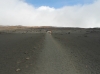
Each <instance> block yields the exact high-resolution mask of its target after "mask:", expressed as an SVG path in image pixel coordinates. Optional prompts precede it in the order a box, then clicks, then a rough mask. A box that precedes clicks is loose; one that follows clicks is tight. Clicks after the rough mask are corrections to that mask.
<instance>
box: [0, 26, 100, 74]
mask: <svg viewBox="0 0 100 74" xmlns="http://www.w3.org/2000/svg"><path fill="white" fill-rule="evenodd" d="M47 31H52V33H51V34H50V33H48V32H47ZM0 74H100V29H99V28H89V29H84V28H53V27H51V28H49V27H46V28H45V27H42V28H30V27H28V28H27V27H24V28H21V27H17V28H15V27H12V28H11V27H10V28H9V27H7V28H4V27H2V28H0Z"/></svg>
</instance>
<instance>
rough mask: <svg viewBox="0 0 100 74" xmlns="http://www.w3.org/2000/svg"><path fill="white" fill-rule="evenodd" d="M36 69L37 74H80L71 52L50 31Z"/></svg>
mask: <svg viewBox="0 0 100 74" xmlns="http://www.w3.org/2000/svg"><path fill="white" fill-rule="evenodd" d="M35 71H36V72H35V74H80V73H79V71H78V70H76V69H75V67H74V64H73V63H72V61H71V59H70V58H69V54H67V53H66V52H65V51H64V50H63V48H62V47H61V46H60V44H58V43H57V42H56V41H55V40H54V39H53V37H52V35H50V34H48V33H47V34H46V39H45V47H44V49H43V50H42V52H41V54H40V57H39V58H38V62H37V69H36V70H35Z"/></svg>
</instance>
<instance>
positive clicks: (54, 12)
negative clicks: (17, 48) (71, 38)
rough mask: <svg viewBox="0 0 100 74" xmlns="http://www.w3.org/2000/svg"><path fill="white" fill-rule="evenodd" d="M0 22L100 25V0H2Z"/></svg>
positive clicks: (37, 24)
mask: <svg viewBox="0 0 100 74" xmlns="http://www.w3.org/2000/svg"><path fill="white" fill-rule="evenodd" d="M0 25H24V26H61V27H100V0H0Z"/></svg>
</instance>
